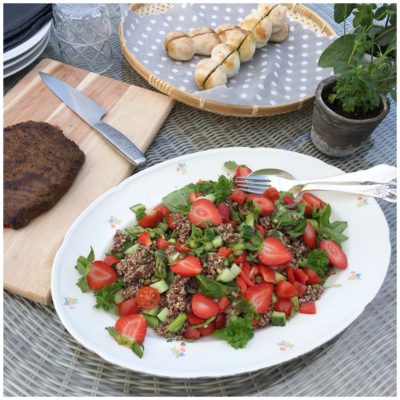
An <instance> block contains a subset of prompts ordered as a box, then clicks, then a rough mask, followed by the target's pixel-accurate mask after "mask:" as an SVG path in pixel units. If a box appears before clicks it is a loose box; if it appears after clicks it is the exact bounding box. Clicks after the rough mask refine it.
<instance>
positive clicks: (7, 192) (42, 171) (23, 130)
mask: <svg viewBox="0 0 400 400" xmlns="http://www.w3.org/2000/svg"><path fill="white" fill-rule="evenodd" d="M84 161H85V154H84V153H83V152H82V151H81V150H80V149H79V147H78V146H77V145H76V144H75V143H74V142H73V141H72V140H69V139H68V138H67V137H65V136H64V134H63V132H62V131H61V129H58V128H56V127H54V126H52V125H50V124H47V123H45V122H34V121H28V122H22V123H19V124H16V125H13V126H9V127H7V128H5V129H4V226H10V227H11V228H14V229H18V228H22V227H24V226H25V225H27V224H28V223H29V222H30V221H31V220H32V219H33V218H35V217H37V216H38V215H39V214H41V213H42V212H44V211H47V210H49V209H50V208H51V207H53V205H54V204H56V203H57V201H58V200H59V199H60V198H61V197H62V196H63V195H64V193H66V192H67V190H68V189H69V187H70V186H71V185H72V183H73V181H74V179H75V177H76V175H77V174H78V172H79V170H80V168H81V167H82V164H83V162H84Z"/></svg>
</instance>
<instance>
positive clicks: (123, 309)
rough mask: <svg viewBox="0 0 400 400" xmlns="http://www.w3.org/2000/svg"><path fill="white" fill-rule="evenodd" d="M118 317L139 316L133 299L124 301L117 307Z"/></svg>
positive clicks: (137, 307)
mask: <svg viewBox="0 0 400 400" xmlns="http://www.w3.org/2000/svg"><path fill="white" fill-rule="evenodd" d="M117 308H118V313H119V315H121V316H122V315H131V314H139V311H140V310H139V306H138V305H137V303H136V301H135V299H128V300H124V301H123V302H121V303H119V304H118V305H117Z"/></svg>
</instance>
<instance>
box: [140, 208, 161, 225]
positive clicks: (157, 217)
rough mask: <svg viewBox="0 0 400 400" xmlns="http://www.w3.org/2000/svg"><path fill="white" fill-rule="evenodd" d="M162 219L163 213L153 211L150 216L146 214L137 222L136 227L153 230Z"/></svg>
mask: <svg viewBox="0 0 400 400" xmlns="http://www.w3.org/2000/svg"><path fill="white" fill-rule="evenodd" d="M162 219H163V213H162V211H160V210H153V211H152V212H151V213H150V214H146V215H145V216H144V217H143V218H141V219H140V220H139V221H138V225H139V226H141V227H142V228H154V227H155V226H156V225H158V224H159V223H160V222H161V220H162Z"/></svg>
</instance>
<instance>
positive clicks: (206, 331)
mask: <svg viewBox="0 0 400 400" xmlns="http://www.w3.org/2000/svg"><path fill="white" fill-rule="evenodd" d="M197 329H198V330H199V331H200V335H201V336H209V335H211V334H212V333H213V332H214V331H215V321H213V322H210V323H209V324H207V325H206V326H204V327H203V328H197Z"/></svg>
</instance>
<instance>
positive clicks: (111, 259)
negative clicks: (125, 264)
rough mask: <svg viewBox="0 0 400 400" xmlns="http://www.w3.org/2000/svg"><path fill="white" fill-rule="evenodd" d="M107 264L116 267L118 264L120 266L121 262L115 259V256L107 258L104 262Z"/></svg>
mask: <svg viewBox="0 0 400 400" xmlns="http://www.w3.org/2000/svg"><path fill="white" fill-rule="evenodd" d="M103 261H104V262H105V263H106V264H108V265H111V266H112V265H116V264H118V263H119V260H118V258H117V257H114V256H107V257H105V258H104V260H103Z"/></svg>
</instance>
